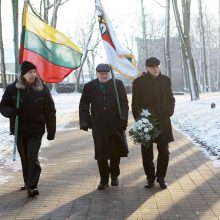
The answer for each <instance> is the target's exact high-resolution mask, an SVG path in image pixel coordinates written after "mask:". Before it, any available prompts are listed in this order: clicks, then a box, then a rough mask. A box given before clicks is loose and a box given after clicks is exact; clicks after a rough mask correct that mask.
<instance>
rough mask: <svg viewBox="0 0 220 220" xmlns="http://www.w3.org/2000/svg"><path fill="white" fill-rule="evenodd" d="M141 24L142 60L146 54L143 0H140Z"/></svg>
mask: <svg viewBox="0 0 220 220" xmlns="http://www.w3.org/2000/svg"><path fill="white" fill-rule="evenodd" d="M141 26H142V38H143V48H144V49H143V50H144V53H143V60H146V58H147V56H148V52H147V39H146V15H145V12H144V4H143V0H141Z"/></svg>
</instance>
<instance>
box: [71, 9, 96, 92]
mask: <svg viewBox="0 0 220 220" xmlns="http://www.w3.org/2000/svg"><path fill="white" fill-rule="evenodd" d="M95 16H96V14H95V13H94V15H93V18H92V20H91V22H90V24H89V25H88V27H89V30H88V29H87V30H86V29H84V28H83V27H82V28H81V31H80V32H81V36H82V35H83V36H82V37H81V42H80V46H81V48H83V56H82V59H81V64H80V67H79V69H77V70H76V71H75V72H76V87H75V92H78V90H79V81H80V77H81V74H82V70H83V66H84V63H85V61H86V59H87V56H88V53H89V51H90V49H89V46H90V43H91V39H92V36H93V33H94V31H95V30H94V27H95V23H96V19H95Z"/></svg>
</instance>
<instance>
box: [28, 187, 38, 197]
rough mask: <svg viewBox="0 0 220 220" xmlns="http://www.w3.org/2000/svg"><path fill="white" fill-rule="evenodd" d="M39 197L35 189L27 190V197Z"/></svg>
mask: <svg viewBox="0 0 220 220" xmlns="http://www.w3.org/2000/svg"><path fill="white" fill-rule="evenodd" d="M37 195H39V191H38V189H37V188H34V189H28V197H34V196H37Z"/></svg>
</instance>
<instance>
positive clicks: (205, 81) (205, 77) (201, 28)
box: [198, 0, 211, 92]
mask: <svg viewBox="0 0 220 220" xmlns="http://www.w3.org/2000/svg"><path fill="white" fill-rule="evenodd" d="M198 6H199V33H200V43H201V53H200V54H201V67H202V68H201V69H202V75H203V92H208V91H209V92H211V90H210V87H211V86H210V79H209V77H208V73H207V62H206V47H205V34H204V25H203V13H202V4H201V0H198Z"/></svg>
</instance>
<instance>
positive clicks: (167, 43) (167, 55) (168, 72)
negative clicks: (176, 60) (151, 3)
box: [165, 0, 172, 78]
mask: <svg viewBox="0 0 220 220" xmlns="http://www.w3.org/2000/svg"><path fill="white" fill-rule="evenodd" d="M165 20H166V21H165V23H166V24H165V61H166V62H165V65H166V75H167V76H169V77H170V78H171V76H172V74H171V59H170V0H167V4H166V18H165Z"/></svg>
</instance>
